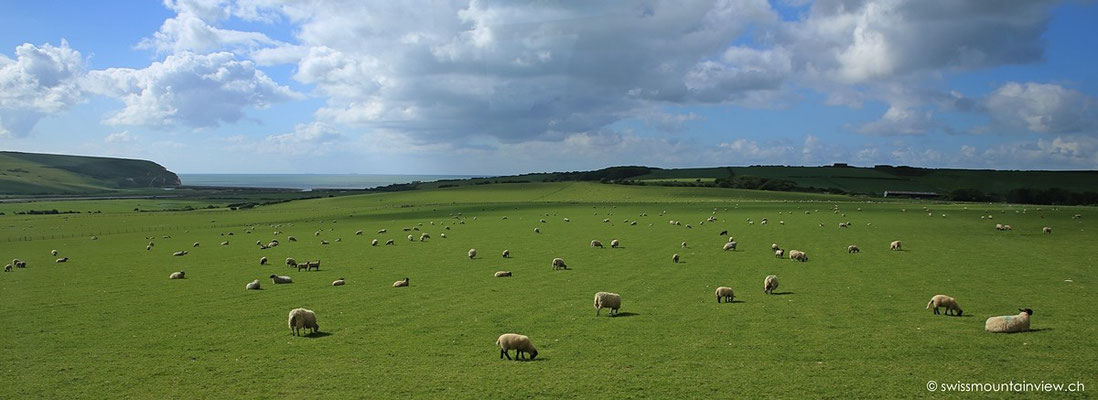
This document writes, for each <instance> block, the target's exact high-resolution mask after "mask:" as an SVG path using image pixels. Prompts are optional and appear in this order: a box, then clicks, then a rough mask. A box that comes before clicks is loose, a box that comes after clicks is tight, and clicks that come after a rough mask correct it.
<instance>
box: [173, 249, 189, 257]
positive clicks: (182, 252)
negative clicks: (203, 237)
mask: <svg viewBox="0 0 1098 400" xmlns="http://www.w3.org/2000/svg"><path fill="white" fill-rule="evenodd" d="M172 255H173V256H175V257H180V256H185V255H187V251H186V250H181V251H177V252H175V253H172Z"/></svg>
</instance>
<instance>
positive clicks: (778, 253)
mask: <svg viewBox="0 0 1098 400" xmlns="http://www.w3.org/2000/svg"><path fill="white" fill-rule="evenodd" d="M784 255H785V250H782V249H777V250H774V257H777V258H782V256H784Z"/></svg>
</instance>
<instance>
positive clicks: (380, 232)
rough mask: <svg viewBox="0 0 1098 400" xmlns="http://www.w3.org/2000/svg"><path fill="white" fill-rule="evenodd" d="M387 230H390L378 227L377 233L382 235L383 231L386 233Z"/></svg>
mask: <svg viewBox="0 0 1098 400" xmlns="http://www.w3.org/2000/svg"><path fill="white" fill-rule="evenodd" d="M386 232H389V230H388V229H378V230H377V233H378V234H379V235H380V234H382V233H386Z"/></svg>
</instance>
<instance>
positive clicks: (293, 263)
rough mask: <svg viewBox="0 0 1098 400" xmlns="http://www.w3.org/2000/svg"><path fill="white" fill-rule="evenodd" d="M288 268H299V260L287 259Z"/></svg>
mask: <svg viewBox="0 0 1098 400" xmlns="http://www.w3.org/2000/svg"><path fill="white" fill-rule="evenodd" d="M286 266H288V267H291V268H293V267H296V266H297V260H295V259H292V258H289V257H286Z"/></svg>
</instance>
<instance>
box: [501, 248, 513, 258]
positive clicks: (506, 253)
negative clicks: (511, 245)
mask: <svg viewBox="0 0 1098 400" xmlns="http://www.w3.org/2000/svg"><path fill="white" fill-rule="evenodd" d="M510 256H511V250H504V251H503V258H507V257H510Z"/></svg>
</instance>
